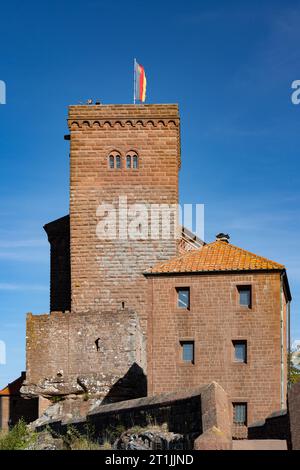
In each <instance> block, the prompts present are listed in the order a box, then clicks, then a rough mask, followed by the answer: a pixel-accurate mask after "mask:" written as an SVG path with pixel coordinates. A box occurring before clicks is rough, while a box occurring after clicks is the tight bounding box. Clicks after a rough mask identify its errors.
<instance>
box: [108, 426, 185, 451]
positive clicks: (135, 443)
mask: <svg viewBox="0 0 300 470" xmlns="http://www.w3.org/2000/svg"><path fill="white" fill-rule="evenodd" d="M184 448H185V438H184V436H183V435H182V434H175V433H173V432H168V431H167V430H164V429H162V428H159V427H152V428H151V427H150V428H148V429H147V428H145V429H140V430H130V429H129V430H128V431H126V432H124V433H123V434H122V435H121V436H120V437H119V438H118V439H117V440H116V441H115V443H114V445H113V449H115V450H158V449H161V450H169V449H184Z"/></svg>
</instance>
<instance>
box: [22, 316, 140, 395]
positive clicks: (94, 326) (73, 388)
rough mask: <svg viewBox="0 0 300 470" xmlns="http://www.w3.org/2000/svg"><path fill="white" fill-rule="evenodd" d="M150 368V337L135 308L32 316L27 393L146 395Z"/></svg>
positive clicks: (28, 347)
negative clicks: (147, 342) (144, 332)
mask: <svg viewBox="0 0 300 470" xmlns="http://www.w3.org/2000/svg"><path fill="white" fill-rule="evenodd" d="M145 373H146V354H145V340H144V336H143V335H142V332H141V328H140V322H139V319H138V317H137V315H136V314H135V313H133V312H130V311H128V310H126V309H124V310H121V311H118V312H107V311H104V312H103V311H102V312H95V313H82V314H73V313H72V314H71V313H61V312H53V313H51V314H50V315H32V314H28V316H27V374H26V383H25V385H24V386H23V387H22V393H23V394H27V395H34V394H40V395H43V396H45V397H49V396H52V395H65V394H70V393H75V394H76V393H87V394H92V395H97V396H99V397H100V398H102V399H104V398H105V399H106V401H108V402H109V401H115V400H119V399H126V398H132V397H135V396H143V395H145V394H146V377H145Z"/></svg>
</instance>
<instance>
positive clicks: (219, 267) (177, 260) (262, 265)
mask: <svg viewBox="0 0 300 470" xmlns="http://www.w3.org/2000/svg"><path fill="white" fill-rule="evenodd" d="M284 269H285V266H284V265H283V264H281V263H277V262H276V261H273V260H271V259H269V258H266V257H264V256H260V255H257V254H256V253H253V252H252V251H249V250H245V249H244V248H240V247H239V246H236V245H232V244H231V243H227V242H225V241H221V240H215V241H213V242H210V243H207V244H205V245H204V246H202V247H200V248H198V249H196V250H191V251H188V252H186V253H183V254H180V255H177V256H174V257H172V258H169V259H168V260H164V261H160V262H158V263H155V264H154V266H152V267H151V268H149V270H147V271H146V273H151V272H152V273H172V272H177V273H179V272H208V271H215V272H216V271H251V270H252V271H261V270H284ZM146 273H145V274H146Z"/></svg>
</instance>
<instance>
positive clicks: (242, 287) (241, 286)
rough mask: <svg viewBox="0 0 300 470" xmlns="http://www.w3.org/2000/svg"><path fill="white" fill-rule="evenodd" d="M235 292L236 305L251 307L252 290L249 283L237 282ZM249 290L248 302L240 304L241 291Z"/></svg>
mask: <svg viewBox="0 0 300 470" xmlns="http://www.w3.org/2000/svg"><path fill="white" fill-rule="evenodd" d="M236 287H237V293H238V305H239V307H240V308H248V309H251V308H252V307H253V301H252V298H253V292H252V290H253V289H252V285H251V284H237V286H236ZM246 291H249V303H248V304H242V303H241V293H242V292H246Z"/></svg>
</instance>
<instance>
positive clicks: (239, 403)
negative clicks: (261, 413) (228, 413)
mask: <svg viewBox="0 0 300 470" xmlns="http://www.w3.org/2000/svg"><path fill="white" fill-rule="evenodd" d="M238 406H243V407H244V408H245V413H244V414H245V420H244V421H236V419H235V417H236V413H235V409H236V407H238ZM232 408H233V412H232V417H233V419H232V421H233V424H234V425H235V426H247V423H248V403H247V402H245V401H235V402H232Z"/></svg>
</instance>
